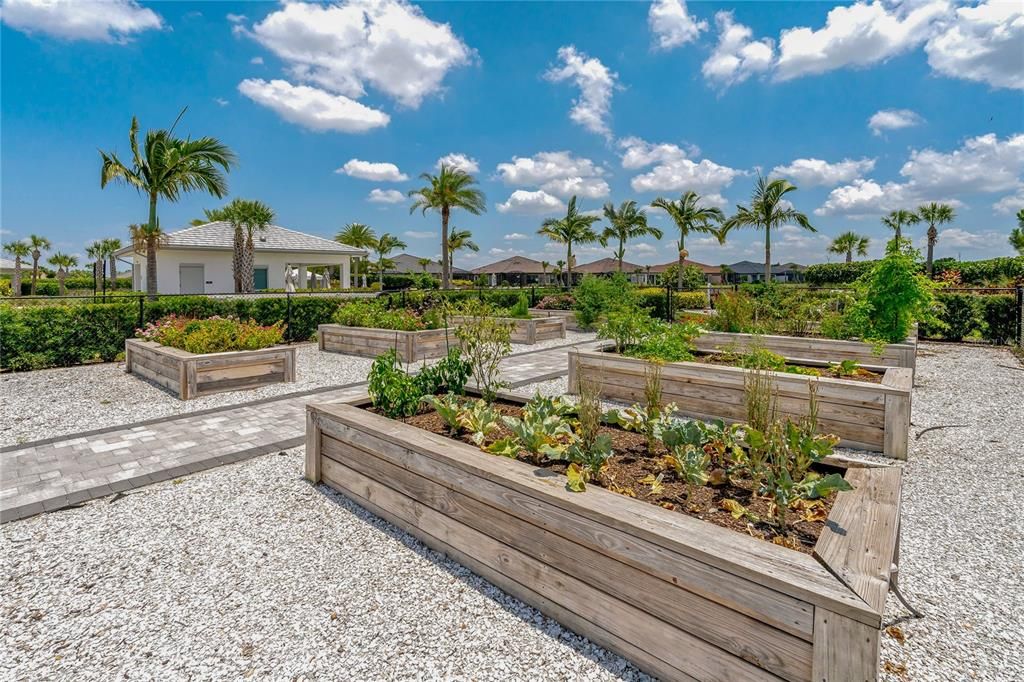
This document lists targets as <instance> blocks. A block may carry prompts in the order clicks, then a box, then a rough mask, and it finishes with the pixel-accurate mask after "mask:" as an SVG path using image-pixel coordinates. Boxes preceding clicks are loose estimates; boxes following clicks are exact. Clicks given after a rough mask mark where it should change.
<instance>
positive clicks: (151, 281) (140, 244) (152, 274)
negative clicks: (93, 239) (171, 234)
mask: <svg viewBox="0 0 1024 682" xmlns="http://www.w3.org/2000/svg"><path fill="white" fill-rule="evenodd" d="M128 238H129V239H131V241H132V249H133V250H134V251H135V253H137V254H139V255H142V256H145V257H146V294H147V296H148V297H149V298H151V299H155V298H156V252H157V251H158V250H159V249H160V248H161V247H162V246H163V245H164V244H166V243H167V235H166V234H164V231H163V229H162V228H161V227H160V221H159V220H157V222H156V225H153V226H151V225H150V224H149V223H146V224H145V225H135V224H132V225H129V226H128Z"/></svg>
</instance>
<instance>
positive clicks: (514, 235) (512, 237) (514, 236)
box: [505, 232, 530, 242]
mask: <svg viewBox="0 0 1024 682" xmlns="http://www.w3.org/2000/svg"><path fill="white" fill-rule="evenodd" d="M529 238H530V236H529V235H526V234H523V233H522V232H511V233H509V234H506V235H505V240H506V241H510V242H514V241H520V240H523V239H529Z"/></svg>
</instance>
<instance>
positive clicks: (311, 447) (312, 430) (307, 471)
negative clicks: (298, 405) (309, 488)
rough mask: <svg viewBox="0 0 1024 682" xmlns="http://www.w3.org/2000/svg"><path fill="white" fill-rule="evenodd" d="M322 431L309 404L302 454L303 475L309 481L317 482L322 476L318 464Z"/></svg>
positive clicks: (319, 461)
mask: <svg viewBox="0 0 1024 682" xmlns="http://www.w3.org/2000/svg"><path fill="white" fill-rule="evenodd" d="M322 433H323V432H322V431H321V430H320V427H319V416H318V415H317V412H316V411H315V410H313V409H311V407H310V406H309V405H307V406H306V450H305V454H304V458H305V464H304V467H303V475H304V476H305V477H306V480H307V481H309V482H311V483H319V482H320V479H321V478H322V469H321V466H320V463H321V458H320V444H321V442H322V438H323V437H322Z"/></svg>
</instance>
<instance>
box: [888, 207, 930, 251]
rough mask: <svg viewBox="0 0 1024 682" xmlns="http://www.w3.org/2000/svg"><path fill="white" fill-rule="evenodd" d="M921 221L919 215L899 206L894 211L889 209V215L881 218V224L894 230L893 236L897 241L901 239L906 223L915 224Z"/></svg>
mask: <svg viewBox="0 0 1024 682" xmlns="http://www.w3.org/2000/svg"><path fill="white" fill-rule="evenodd" d="M919 222H921V217H920V216H918V215H917V214H916V213H914V212H913V211H908V210H906V209H903V208H900V209H896V210H895V211H890V212H889V215H887V216H885V217H883V218H882V224H883V225H885V226H886V227H888V228H889V229H891V230H892V231H893V232H895V233H896V234H895V236H894V237H893V238H894V239H895V240H896V241H897V243H898V242H899V240H900V239H903V228H904V226H907V225H916V224H917V223H919Z"/></svg>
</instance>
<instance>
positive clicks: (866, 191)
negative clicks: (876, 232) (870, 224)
mask: <svg viewBox="0 0 1024 682" xmlns="http://www.w3.org/2000/svg"><path fill="white" fill-rule="evenodd" d="M896 208H908V206H907V202H906V201H905V199H904V192H903V187H902V186H901V185H899V184H898V183H895V182H887V183H885V184H884V185H880V184H878V183H877V182H875V181H874V180H864V179H858V180H854V181H853V182H852V183H851V184H849V185H844V186H843V187H837V188H835V189H834V190H832V191H831V192H829V195H828V198H827V199H826V200H825V203H824V204H822V205H821V207H820V208H817V209H815V211H814V212H815V213H816V214H817V215H822V216H824V215H881V214H883V213H887V212H889V211H891V210H893V209H896Z"/></svg>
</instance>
